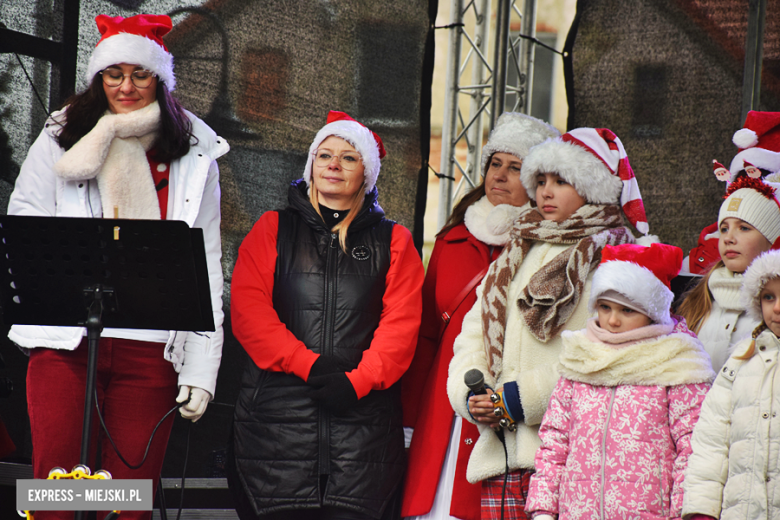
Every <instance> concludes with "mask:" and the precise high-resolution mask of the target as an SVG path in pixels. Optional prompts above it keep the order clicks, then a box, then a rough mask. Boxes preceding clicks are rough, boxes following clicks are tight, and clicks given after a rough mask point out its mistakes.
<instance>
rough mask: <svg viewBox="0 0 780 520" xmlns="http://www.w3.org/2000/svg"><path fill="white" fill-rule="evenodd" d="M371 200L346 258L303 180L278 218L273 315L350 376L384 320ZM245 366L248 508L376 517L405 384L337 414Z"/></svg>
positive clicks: (288, 380) (242, 462)
mask: <svg viewBox="0 0 780 520" xmlns="http://www.w3.org/2000/svg"><path fill="white" fill-rule="evenodd" d="M376 193H377V192H376V189H374V190H372V192H371V193H370V194H368V195H367V196H366V200H365V203H364V205H363V209H362V210H361V211H360V213H359V214H358V217H357V218H356V219H355V220H354V221H353V223H352V224H351V225H350V228H349V239H348V241H347V246H348V249H347V251H348V252H347V254H344V252H343V251H342V250H341V247H340V246H339V243H338V238H337V236H336V235H334V234H333V233H332V232H331V231H330V230H329V229H327V228H326V227H325V223H324V222H323V220H322V218H321V217H320V216H319V215H318V214H317V213H316V212H315V211H314V208H313V207H312V206H311V204H310V203H309V200H308V197H307V196H306V185H305V183H303V181H296V182H295V183H293V185H292V186H291V187H290V191H289V196H288V199H289V204H290V205H289V206H288V208H287V209H285V210H283V211H280V212H279V233H278V235H277V253H278V258H277V262H276V273H275V280H274V294H273V300H274V308H275V309H276V311H277V313H278V315H279V319H280V320H281V321H282V322H283V323H284V324H285V325H286V326H287V328H288V329H290V331H292V333H293V334H294V335H295V337H297V338H298V339H300V340H301V341H303V342H304V344H306V346H307V347H308V348H309V349H311V350H313V351H314V352H317V353H323V354H328V355H331V356H333V357H334V358H335V359H336V360H337V362H339V363H340V364H341V367H342V368H343V369H344V370H345V371H350V370H352V369H354V368H355V367H357V365H358V363H359V362H360V360H361V358H362V355H363V351H365V350H366V349H368V348H369V346H370V344H371V340H372V338H373V334H374V331H375V330H376V328H377V326H378V324H379V319H380V317H381V314H382V297H383V296H384V292H385V278H386V275H387V271H388V268H389V266H390V242H391V238H392V230H393V224H394V223H393V222H392V221H389V220H387V219H385V218H384V212H383V211H382V208H380V207H379V205H378V204H377V202H376ZM248 365H249V366H247V367H246V369H245V371H244V374H243V378H242V383H241V390H240V394H239V398H238V402H237V405H236V412H235V420H234V425H233V432H234V435H233V456H234V457H235V458H234V459H233V460H234V462H235V470H236V472H237V474H238V478H239V479H240V481H241V485H242V487H243V491H244V493H245V495H246V498H247V499H249V502H250V504H253V505H254V509H255V511H256V512H257V513H258V514H267V513H271V512H277V511H284V510H289V509H308V508H316V507H319V506H320V505H328V506H336V507H341V508H345V509H351V510H353V511H357V512H361V513H364V514H367V515H370V516H373V517H375V518H379V517H380V516H381V515H382V512H383V511H384V509H385V507H386V506H387V504H388V501H389V500H390V499H391V498H392V495H393V493H394V491H395V490H396V488H397V487H398V486H399V485H400V482H401V478H402V476H403V472H404V468H405V453H404V447H403V429H402V426H401V402H400V393H399V390H400V385H399V384H398V383H397V384H396V385H394V386H393V387H391V388H390V389H387V390H382V391H376V390H374V391H371V392H370V393H369V394H368V395H367V396H365V397H363V398H362V399H360V400H359V401H358V404H357V405H356V406H355V408H354V409H352V410H350V411H348V412H346V413H344V414H342V415H336V414H332V413H330V412H328V411H326V410H325V409H324V408H323V407H322V406H320V405H318V403H317V402H315V401H313V400H312V399H310V398H309V397H308V395H307V393H308V391H309V387H308V385H306V383H305V382H304V381H303V380H301V379H300V378H298V377H297V376H294V375H287V374H284V373H277V372H267V371H265V370H261V369H259V368H258V367H257V366H256V365H255V364H254V363H251V362H249V363H248ZM231 462H233V461H231ZM323 475H327V479H325V478H321V476H323ZM323 482H326V485H325V488H324V489H321V485H322V483H323ZM320 497H322V499H321V498H320Z"/></svg>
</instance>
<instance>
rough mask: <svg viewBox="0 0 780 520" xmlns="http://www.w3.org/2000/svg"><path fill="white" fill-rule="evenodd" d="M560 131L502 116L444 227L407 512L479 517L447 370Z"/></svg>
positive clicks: (413, 385) (429, 277)
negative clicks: (525, 165)
mask: <svg viewBox="0 0 780 520" xmlns="http://www.w3.org/2000/svg"><path fill="white" fill-rule="evenodd" d="M559 135H560V133H559V132H558V131H557V130H556V129H555V128H553V127H551V126H550V125H548V124H546V123H544V122H542V121H540V120H538V119H536V118H533V117H530V116H527V115H525V114H518V113H512V112H508V113H505V114H503V115H502V116H501V117H500V118H499V119H498V122H497V124H496V127H495V128H494V129H493V131H492V132H491V134H490V138H489V139H488V142H487V144H486V145H485V146H484V148H483V149H482V171H483V172H484V178H483V181H482V183H481V184H480V185H479V186H477V187H476V188H474V189H473V190H472V191H471V192H469V193H468V194H466V195H465V196H464V197H463V199H461V201H460V202H459V203H458V204H457V205H456V206H455V209H454V210H453V212H452V215H451V216H450V219H449V221H448V222H447V224H446V225H445V226H444V228H443V229H442V230H441V231H440V232H439V234H438V235H437V238H436V244H435V245H434V247H433V253H432V255H431V259H430V262H429V263H428V272H427V274H426V276H425V284H424V285H423V316H422V325H421V326H420V335H419V339H418V342H417V350H416V352H415V357H414V360H413V361H412V365H411V367H410V368H409V371H408V372H407V373H406V375H404V378H403V406H404V425H405V426H406V427H407V429H409V428H413V432H414V434H413V435H412V441H411V445H410V449H409V465H408V469H407V474H406V481H405V484H404V499H403V508H402V511H401V515H402V516H404V517H418V518H425V519H450V518H457V519H462V520H479V518H480V493H481V486H479V485H473V484H469V483H468V482H467V481H466V464H467V462H468V460H469V456H470V455H471V449H472V447H473V444H474V442H476V440H477V439H478V438H479V432H478V431H477V428H476V426H474V425H473V424H471V423H469V422H468V421H464V420H463V419H462V418H461V417H459V416H457V415H456V414H455V412H454V411H453V410H452V406H451V405H450V403H449V400H448V399H447V391H446V385H447V369H448V367H449V364H450V360H451V359H452V344H453V342H454V341H455V338H456V337H457V336H458V334H459V333H460V328H461V322H462V321H463V317H464V316H465V314H466V312H467V311H468V310H469V309H470V308H471V307H472V306H473V305H474V303H475V301H476V296H475V290H476V287H477V285H479V282H480V281H481V280H482V277H483V276H484V275H485V273H486V272H487V268H488V266H489V265H490V263H491V262H492V261H493V260H495V259H496V257H497V256H498V254H499V253H500V252H501V249H502V248H503V246H504V244H505V243H506V242H507V240H508V239H509V229H510V228H511V225H512V222H513V221H514V220H515V218H516V217H517V216H518V215H519V214H520V213H522V212H523V211H525V210H526V209H528V208H530V207H531V206H530V203H529V198H528V195H527V194H526V192H525V189H524V188H523V185H522V184H521V183H520V167H521V165H522V161H523V158H524V157H525V156H526V155H527V154H528V151H529V150H530V148H531V147H532V146H534V145H536V144H539V143H541V142H542V141H544V140H546V139H548V138H550V137H557V136H559Z"/></svg>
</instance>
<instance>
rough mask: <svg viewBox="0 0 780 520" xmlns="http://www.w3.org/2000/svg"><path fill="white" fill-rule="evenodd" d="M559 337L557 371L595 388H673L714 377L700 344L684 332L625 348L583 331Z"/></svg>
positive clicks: (635, 343) (709, 380)
mask: <svg viewBox="0 0 780 520" xmlns="http://www.w3.org/2000/svg"><path fill="white" fill-rule="evenodd" d="M561 337H562V338H563V350H562V351H561V357H560V366H559V371H560V373H561V376H563V377H565V378H567V379H570V380H572V381H580V382H582V383H589V384H592V385H596V386H617V385H640V386H649V385H661V386H675V385H682V384H690V383H709V382H711V381H712V380H713V379H714V378H715V373H714V372H713V371H712V365H711V363H710V359H709V357H708V356H707V354H706V353H705V352H704V348H703V347H702V345H701V342H700V341H699V340H698V339H695V338H693V337H691V336H690V335H688V334H686V333H684V332H673V333H671V334H667V335H663V336H660V337H651V338H647V339H645V340H643V341H637V342H634V343H631V344H628V345H626V346H615V345H609V344H607V343H602V342H601V341H598V340H593V339H590V338H588V337H587V335H586V333H585V331H584V330H580V331H563V332H562V333H561ZM616 347H617V348H616Z"/></svg>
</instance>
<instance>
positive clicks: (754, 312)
mask: <svg viewBox="0 0 780 520" xmlns="http://www.w3.org/2000/svg"><path fill="white" fill-rule="evenodd" d="M773 278H780V251H777V250H770V251H766V252H765V253H762V254H761V255H759V256H757V257H756V258H755V260H753V262H752V263H751V264H750V265H749V266H748V268H747V270H746V271H745V276H744V278H743V279H742V288H741V290H740V294H739V299H740V303H741V305H742V307H743V308H744V309H745V310H747V314H748V316H750V317H751V318H753V319H754V320H757V321H760V322H763V321H764V316H763V314H762V312H761V300H760V299H759V296H760V295H761V291H762V290H763V289H764V286H765V285H766V283H767V282H768V281H770V280H772V279H773Z"/></svg>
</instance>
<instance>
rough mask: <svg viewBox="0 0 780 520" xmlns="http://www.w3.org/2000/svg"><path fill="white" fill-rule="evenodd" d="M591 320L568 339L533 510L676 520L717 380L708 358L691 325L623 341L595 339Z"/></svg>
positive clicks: (592, 519) (578, 517) (578, 519)
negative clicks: (703, 412) (694, 437)
mask: <svg viewBox="0 0 780 520" xmlns="http://www.w3.org/2000/svg"><path fill="white" fill-rule="evenodd" d="M594 323H595V322H594V321H593V320H592V321H591V322H589V323H588V329H586V330H583V331H578V332H568V333H567V332H564V333H563V334H564V343H563V345H564V347H563V352H562V353H561V375H562V376H563V377H562V378H561V379H560V380H559V381H558V384H557V385H556V388H555V391H554V392H553V395H552V398H551V399H550V404H549V407H548V409H547V412H546V413H545V416H544V420H543V421H542V426H541V428H540V430H539V436H540V437H541V440H542V446H541V447H540V448H539V450H538V451H537V453H536V459H535V466H536V474H535V475H534V476H533V477H532V480H531V487H530V490H529V496H528V500H527V503H526V511H528V512H534V511H544V512H548V513H551V514H553V515H558V517H559V520H568V519H573V520H585V519H588V520H596V519H599V520H610V519H618V518H619V519H642V520H651V519H652V520H655V519H661V518H679V517H680V514H681V509H682V498H683V488H682V484H683V477H684V473H685V469H686V466H687V461H688V457H689V455H690V453H691V433H692V432H693V427H694V426H695V425H696V421H697V420H698V418H699V411H700V409H701V405H702V402H703V401H704V397H705V396H706V394H707V391H708V390H709V388H710V382H711V381H712V379H713V378H714V376H715V374H714V373H713V371H712V368H711V366H710V360H709V357H708V356H707V354H706V353H705V352H704V350H703V348H702V346H701V343H700V342H699V341H698V339H696V338H695V337H694V336H693V335H692V334H690V333H688V331H687V327H685V323H684V321H683V322H681V323H678V324H676V325H674V329H672V325H669V326H663V325H651V326H649V327H643V328H642V329H636V330H635V331H631V332H630V333H623V334H615V335H614V336H616V337H618V338H616V339H623V340H625V339H626V338H625V337H622V336H624V335H631V334H632V333H633V337H634V338H637V337H638V338H639V339H638V340H637V339H633V340H632V339H631V338H629V341H626V342H623V343H620V344H617V345H616V344H607V343H604V342H603V341H599V340H598V339H596V337H594V336H593V334H589V333H588V331H589V330H591V329H593V330H595V329H598V325H597V324H596V325H595V326H594ZM594 327H595V329H594ZM667 327H668V328H667ZM598 330H601V329H598ZM664 332H665V333H666V334H659V333H664ZM642 336H644V337H642ZM648 336H650V337H648Z"/></svg>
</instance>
